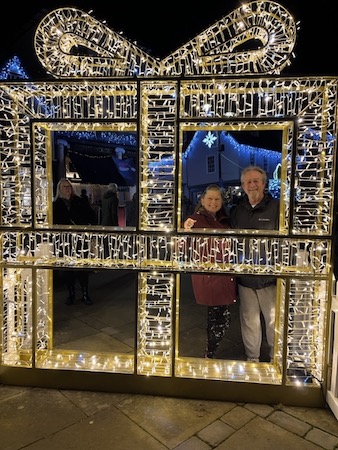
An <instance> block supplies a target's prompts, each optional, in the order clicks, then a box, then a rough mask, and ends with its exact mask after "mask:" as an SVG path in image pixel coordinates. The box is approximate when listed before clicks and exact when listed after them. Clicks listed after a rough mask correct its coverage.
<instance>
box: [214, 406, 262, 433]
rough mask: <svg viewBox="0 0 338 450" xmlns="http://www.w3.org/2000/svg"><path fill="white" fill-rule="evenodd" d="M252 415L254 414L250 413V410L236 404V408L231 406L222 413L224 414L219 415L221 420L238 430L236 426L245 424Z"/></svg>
mask: <svg viewBox="0 0 338 450" xmlns="http://www.w3.org/2000/svg"><path fill="white" fill-rule="evenodd" d="M254 417H255V414H254V413H252V412H251V411H248V410H247V409H246V408H243V407H242V406H236V408H233V409H232V410H231V411H229V412H228V413H226V414H224V416H223V417H221V420H222V421H223V422H225V423H227V424H228V425H230V426H231V427H232V428H235V429H236V430H238V428H240V427H242V426H243V425H245V424H246V423H247V422H249V421H250V420H251V419H253V418H254Z"/></svg>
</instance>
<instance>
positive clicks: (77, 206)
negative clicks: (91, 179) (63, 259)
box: [53, 178, 96, 305]
mask: <svg viewBox="0 0 338 450" xmlns="http://www.w3.org/2000/svg"><path fill="white" fill-rule="evenodd" d="M53 223H54V224H58V225H96V219H95V213H94V210H93V209H92V208H91V207H90V205H89V203H88V202H86V201H85V200H84V199H83V198H81V197H80V196H79V195H76V194H75V192H74V189H73V186H72V184H71V182H70V181H69V180H68V179H67V178H61V179H60V181H59V182H58V184H57V187H56V195H55V198H54V201H53ZM67 252H68V253H70V252H71V249H70V248H69V247H68V246H67V245H66V246H65V248H64V254H66V253H67ZM64 275H65V281H66V285H67V288H68V292H69V295H68V297H67V298H66V301H65V303H66V305H72V304H73V303H74V301H75V280H76V278H78V280H79V283H80V287H81V291H82V301H83V303H85V304H86V305H91V304H92V303H93V302H92V300H91V298H90V297H89V294H88V278H89V272H88V271H86V270H75V269H74V270H66V271H65V272H64Z"/></svg>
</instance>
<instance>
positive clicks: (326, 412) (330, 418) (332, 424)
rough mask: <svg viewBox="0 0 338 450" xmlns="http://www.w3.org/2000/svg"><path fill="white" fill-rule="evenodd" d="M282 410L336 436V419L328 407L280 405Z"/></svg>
mask: <svg viewBox="0 0 338 450" xmlns="http://www.w3.org/2000/svg"><path fill="white" fill-rule="evenodd" d="M282 409H283V411H285V412H286V413H288V414H291V415H293V416H295V417H297V418H298V419H299V420H303V421H304V422H307V423H309V424H311V425H312V426H314V427H316V428H320V429H321V430H323V431H326V432H328V433H330V434H333V435H335V436H337V437H338V420H337V419H336V417H335V415H334V414H333V412H332V411H331V410H330V409H327V408H305V407H302V406H282Z"/></svg>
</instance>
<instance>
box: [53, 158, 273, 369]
mask: <svg viewBox="0 0 338 450" xmlns="http://www.w3.org/2000/svg"><path fill="white" fill-rule="evenodd" d="M266 185H267V175H266V172H265V171H264V170H263V169H262V168H261V167H259V166H249V167H246V168H244V169H243V170H242V173H241V187H242V190H243V192H244V195H243V196H242V197H241V199H240V201H239V202H238V203H236V204H235V205H233V207H232V208H231V209H230V211H227V210H226V209H225V208H224V198H223V194H222V189H221V188H220V187H219V186H218V185H216V184H213V185H209V186H208V187H207V188H206V189H205V191H204V192H203V193H202V195H201V196H200V198H199V201H198V203H197V205H196V207H195V209H194V211H193V212H192V213H190V214H188V216H187V217H186V218H185V220H184V225H183V226H184V229H185V230H187V231H188V230H192V229H193V228H195V229H196V228H210V229H213V230H216V229H228V228H233V229H246V230H248V229H255V230H278V227H279V201H278V200H276V199H274V198H273V197H272V195H271V194H270V193H269V192H268V191H267V190H266ZM117 190H118V187H117V185H116V184H115V183H111V184H110V185H109V186H108V190H107V191H106V193H105V194H104V195H103V198H102V220H101V225H103V226H118V225H119V219H118V208H119V199H118V195H117ZM85 194H86V193H85V192H82V195H81V196H79V195H77V194H76V193H75V191H74V189H73V186H72V184H71V182H70V181H69V180H68V179H66V178H62V179H61V180H60V181H59V182H58V184H57V188H56V195H55V198H54V202H53V222H54V224H59V225H97V224H98V223H97V220H96V217H95V213H94V211H93V209H92V208H91V205H90V202H89V201H88V198H86V195H85ZM135 201H136V195H134V197H133V202H135ZM134 206H135V205H134ZM189 208H191V205H189ZM188 211H191V209H190V210H186V212H188ZM128 225H130V224H128V223H127V226H128ZM133 225H134V223H133ZM213 242H214V241H213V240H212V239H209V241H208V243H207V246H208V247H209V248H208V250H209V253H208V254H205V253H204V258H207V260H208V261H209V262H210V258H211V259H215V262H217V261H216V260H217V258H218V256H217V255H219V257H220V258H223V259H222V261H223V262H224V257H223V255H222V249H219V248H218V249H214V248H212V245H213ZM69 249H70V247H68V251H69ZM215 250H217V251H215ZM88 251H89V249H88ZM65 252H67V249H65ZM261 254H262V253H261ZM210 255H212V256H210ZM202 260H203V256H202ZM202 262H203V261H202ZM88 279H89V272H88V271H87V270H85V269H83V270H82V269H81V270H79V269H69V270H65V271H64V280H65V283H66V285H67V288H68V296H67V298H66V301H65V303H66V304H67V305H72V304H73V303H74V301H75V292H76V291H75V283H76V280H78V281H79V284H80V289H81V295H82V301H83V302H84V303H85V304H87V305H90V304H92V299H91V297H90V296H89V292H88ZM191 280H192V289H193V294H194V297H195V301H196V303H197V304H199V305H204V306H206V307H207V324H206V347H205V351H204V356H205V357H206V358H215V355H216V352H217V349H218V347H219V345H220V343H221V342H222V340H223V338H224V336H225V335H226V331H227V329H228V328H229V326H230V319H231V305H233V304H234V303H236V302H237V301H238V302H239V313H240V328H241V336H242V341H243V345H244V349H245V354H246V359H247V360H248V361H252V362H259V361H260V357H261V346H262V336H263V326H264V327H265V336H266V340H267V344H268V347H269V355H270V360H271V361H273V358H274V335H275V316H276V281H277V280H276V277H274V276H266V275H264V276H263V275H255V276H253V275H239V276H236V277H235V276H234V275H228V274H214V273H208V271H205V272H203V273H201V274H200V273H198V274H197V273H195V274H192V275H191ZM262 317H263V320H262Z"/></svg>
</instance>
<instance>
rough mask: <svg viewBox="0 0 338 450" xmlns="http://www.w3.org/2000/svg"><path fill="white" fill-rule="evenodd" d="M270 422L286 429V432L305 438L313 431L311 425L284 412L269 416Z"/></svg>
mask: <svg viewBox="0 0 338 450" xmlns="http://www.w3.org/2000/svg"><path fill="white" fill-rule="evenodd" d="M268 420H270V421H271V422H273V423H275V424H276V425H279V426H280V427H283V428H285V429H286V430H289V431H291V432H292V433H295V434H298V436H305V434H306V433H307V432H308V431H309V430H310V429H311V425H309V424H307V423H304V422H302V421H301V420H299V419H297V418H296V417H293V416H290V415H289V414H286V413H284V412H283V411H276V412H274V413H273V414H271V416H269V418H268Z"/></svg>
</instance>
